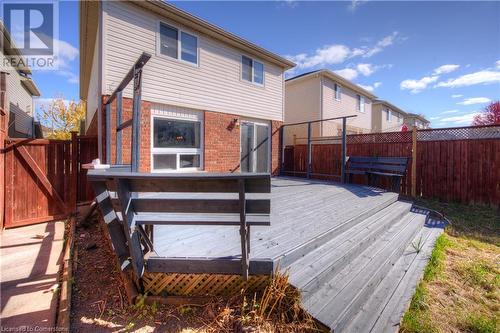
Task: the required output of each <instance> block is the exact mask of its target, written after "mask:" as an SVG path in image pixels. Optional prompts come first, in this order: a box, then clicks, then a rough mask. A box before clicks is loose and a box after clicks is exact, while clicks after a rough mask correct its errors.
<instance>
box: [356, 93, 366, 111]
mask: <svg viewBox="0 0 500 333" xmlns="http://www.w3.org/2000/svg"><path fill="white" fill-rule="evenodd" d="M357 108H358V111H359V112H363V113H364V112H365V97H364V96H361V95H358V103H357Z"/></svg>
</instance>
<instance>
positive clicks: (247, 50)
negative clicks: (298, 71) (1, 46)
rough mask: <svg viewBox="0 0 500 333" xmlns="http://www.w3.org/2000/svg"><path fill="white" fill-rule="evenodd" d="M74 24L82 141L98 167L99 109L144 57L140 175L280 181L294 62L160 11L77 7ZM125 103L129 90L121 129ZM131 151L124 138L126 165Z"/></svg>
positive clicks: (156, 5) (140, 5)
mask: <svg viewBox="0 0 500 333" xmlns="http://www.w3.org/2000/svg"><path fill="white" fill-rule="evenodd" d="M80 18H81V22H80V29H81V34H80V38H81V40H80V48H81V79H80V80H81V85H80V95H81V98H82V99H84V100H86V101H87V115H86V132H87V133H88V134H98V135H99V137H100V138H101V140H100V149H99V150H100V156H101V158H102V156H104V149H105V147H104V145H103V144H102V142H103V138H104V137H105V135H104V131H105V121H104V120H105V116H104V112H105V111H104V108H103V106H102V102H103V101H105V100H106V98H107V97H108V96H109V95H111V94H112V93H113V91H114V90H115V89H116V88H117V85H118V84H119V83H120V82H121V80H122V79H123V78H124V76H125V75H126V74H127V72H128V71H129V70H130V68H131V66H132V65H133V64H134V63H135V61H136V60H137V59H138V57H139V56H140V55H141V54H142V53H143V52H147V53H149V54H151V55H152V57H151V59H150V60H149V62H148V63H147V65H146V66H145V67H144V71H143V86H142V106H141V107H142V109H141V151H140V158H141V161H140V171H144V172H165V171H194V170H205V171H212V172H234V171H243V172H273V173H274V172H277V170H278V156H279V151H278V150H279V147H278V146H279V133H278V132H279V131H278V129H279V127H280V126H281V124H282V122H283V120H284V119H283V114H284V71H285V70H286V69H289V68H291V67H293V66H294V64H293V63H292V62H290V61H288V60H286V59H284V58H282V57H280V56H277V55H275V54H273V53H271V52H269V51H267V50H264V49H262V48H260V47H258V46H256V45H254V44H252V43H249V42H247V41H245V40H243V39H241V38H239V37H237V36H235V35H233V34H230V33H228V32H226V31H224V30H222V29H220V28H218V27H216V26H214V25H212V24H210V23H207V22H206V21H203V20H201V19H199V18H196V17H194V16H192V15H190V14H189V13H186V12H184V11H182V10H179V9H178V8H176V7H174V6H172V5H170V4H167V3H164V2H162V1H142V2H122V1H105V2H86V1H83V2H81V4H80ZM131 98H132V87H131V84H130V85H129V87H127V89H125V90H124V93H123V117H124V120H127V117H128V118H130V117H131V112H132V100H131ZM111 111H112V117H111V119H112V122H111V123H112V128H113V127H116V121H115V119H116V115H115V112H116V110H115V107H112V108H111ZM128 130H130V129H128ZM114 142H115V139H114V138H113V137H112V146H111V147H112V148H111V151H112V154H111V155H112V158H111V159H112V162H113V161H114V154H115V147H114ZM129 143H130V131H127V130H126V131H124V134H123V158H124V163H127V162H129V161H130V144H129ZM127 159H128V161H127Z"/></svg>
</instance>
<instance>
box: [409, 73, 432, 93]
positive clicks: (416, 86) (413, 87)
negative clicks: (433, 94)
mask: <svg viewBox="0 0 500 333" xmlns="http://www.w3.org/2000/svg"><path fill="white" fill-rule="evenodd" d="M438 78H439V76H424V77H423V78H421V79H420V80H404V81H402V82H401V84H400V88H401V89H402V90H410V92H411V93H412V94H417V93H419V92H421V91H422V90H424V89H425V88H427V86H428V85H429V84H431V83H432V82H435V81H437V79H438Z"/></svg>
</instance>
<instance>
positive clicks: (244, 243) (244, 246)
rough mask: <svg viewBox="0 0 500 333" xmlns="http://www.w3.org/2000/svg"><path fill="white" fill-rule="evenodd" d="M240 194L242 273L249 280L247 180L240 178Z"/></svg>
mask: <svg viewBox="0 0 500 333" xmlns="http://www.w3.org/2000/svg"><path fill="white" fill-rule="evenodd" d="M238 188H239V191H238V196H239V201H240V203H239V205H240V236H241V275H242V276H243V280H245V281H246V280H248V266H249V260H248V256H249V253H248V252H249V235H248V231H249V230H248V227H247V219H246V198H245V180H244V179H238Z"/></svg>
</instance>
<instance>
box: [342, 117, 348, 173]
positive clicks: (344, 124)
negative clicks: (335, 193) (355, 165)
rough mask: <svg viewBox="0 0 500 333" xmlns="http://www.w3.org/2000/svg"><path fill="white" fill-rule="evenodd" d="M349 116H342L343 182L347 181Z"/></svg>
mask: <svg viewBox="0 0 500 333" xmlns="http://www.w3.org/2000/svg"><path fill="white" fill-rule="evenodd" d="M346 129H347V118H342V165H341V166H340V167H341V171H340V180H341V182H342V183H345V163H346V154H347V136H346Z"/></svg>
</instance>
